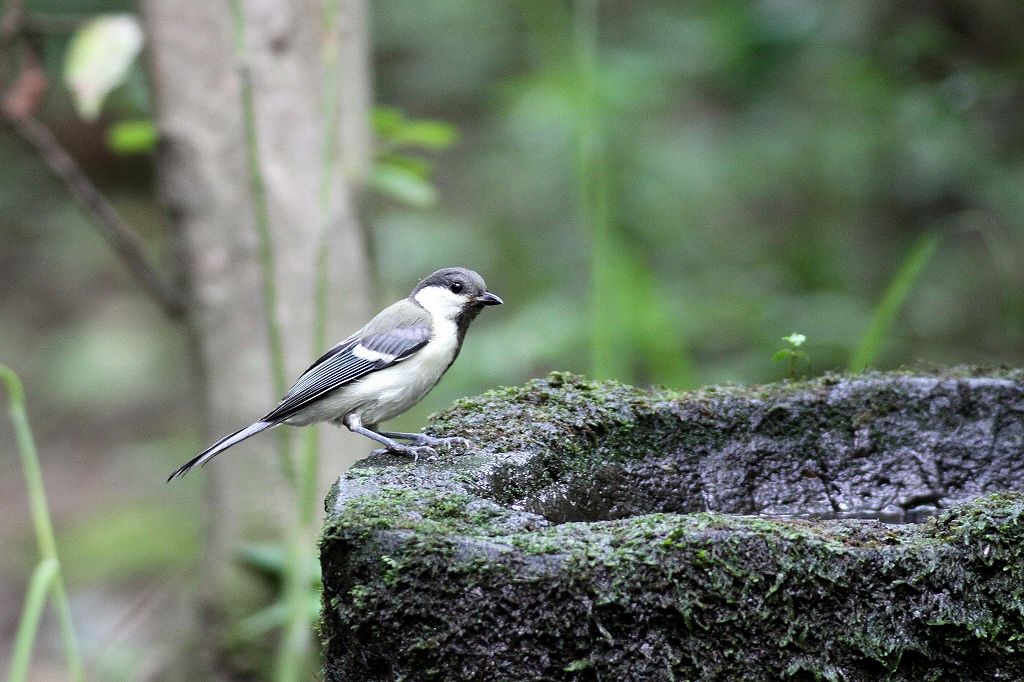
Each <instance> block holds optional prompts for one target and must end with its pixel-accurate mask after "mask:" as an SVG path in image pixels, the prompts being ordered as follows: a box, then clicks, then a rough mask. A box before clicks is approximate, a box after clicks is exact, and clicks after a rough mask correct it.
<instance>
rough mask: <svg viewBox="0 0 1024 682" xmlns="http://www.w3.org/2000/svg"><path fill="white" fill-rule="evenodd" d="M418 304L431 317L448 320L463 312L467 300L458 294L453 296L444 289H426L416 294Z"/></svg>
mask: <svg viewBox="0 0 1024 682" xmlns="http://www.w3.org/2000/svg"><path fill="white" fill-rule="evenodd" d="M415 298H416V302H417V303H419V304H420V305H421V306H423V309H424V310H426V311H427V312H428V313H430V314H431V315H434V316H435V317H442V318H445V319H448V320H452V319H455V317H456V316H457V315H458V314H459V313H460V312H462V308H463V306H465V304H466V299H465V298H463V297H462V296H459V295H458V294H453V293H452V292H450V291H448V290H447V289H445V288H444V287H426V288H425V289H420V290H419V291H418V292H416V296H415Z"/></svg>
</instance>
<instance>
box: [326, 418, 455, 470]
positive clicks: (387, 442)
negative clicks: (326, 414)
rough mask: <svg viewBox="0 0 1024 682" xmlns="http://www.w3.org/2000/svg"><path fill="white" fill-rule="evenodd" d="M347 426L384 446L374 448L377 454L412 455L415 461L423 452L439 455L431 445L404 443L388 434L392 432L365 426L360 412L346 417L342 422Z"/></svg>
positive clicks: (353, 431)
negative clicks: (387, 432) (386, 432)
mask: <svg viewBox="0 0 1024 682" xmlns="http://www.w3.org/2000/svg"><path fill="white" fill-rule="evenodd" d="M342 423H343V424H345V426H346V428H348V430H349V431H351V432H352V433H358V434H359V435H360V436H366V437H367V438H371V439H373V440H375V441H377V442H378V443H380V444H381V445H383V446H384V448H383V449H382V450H374V451H373V452H372V453H371V454H377V453H378V452H390V453H391V454H394V455H412V458H413V461H416V460H418V459H419V457H420V455H421V454H424V455H429V456H431V457H436V456H437V451H436V450H434V448H432V447H430V446H429V445H421V444H419V443H417V444H416V445H403V444H402V443H399V442H397V441H395V440H393V439H392V438H389V437H388V436H389V435H390V434H383V433H378V432H376V431H374V430H373V429H370V428H367V427H365V426H363V423H362V420H361V419H360V418H359V415H358V414H350V415H347V416H346V417H345V419H344V420H343V422H342Z"/></svg>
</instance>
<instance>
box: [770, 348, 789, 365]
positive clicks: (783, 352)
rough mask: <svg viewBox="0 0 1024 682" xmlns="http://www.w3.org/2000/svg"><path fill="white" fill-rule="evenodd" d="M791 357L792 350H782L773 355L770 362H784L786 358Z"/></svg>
mask: <svg viewBox="0 0 1024 682" xmlns="http://www.w3.org/2000/svg"><path fill="white" fill-rule="evenodd" d="M792 355H793V351H792V349H790V348H783V349H782V350H780V351H777V352H776V353H775V355H773V356H772V360H774V361H775V362H778V361H779V360H785V359H786V358H788V357H791V356H792Z"/></svg>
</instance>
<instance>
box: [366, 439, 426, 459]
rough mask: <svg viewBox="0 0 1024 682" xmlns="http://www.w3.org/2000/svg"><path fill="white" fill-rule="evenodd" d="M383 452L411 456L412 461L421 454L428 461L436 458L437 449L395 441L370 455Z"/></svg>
mask: <svg viewBox="0 0 1024 682" xmlns="http://www.w3.org/2000/svg"><path fill="white" fill-rule="evenodd" d="M383 454H389V455H403V456H406V457H412V461H414V462H418V461H419V460H420V455H423V456H424V457H425V458H426V460H427V461H428V462H429V461H430V460H432V459H436V458H437V450H435V449H434V448H432V447H430V446H429V445H402V444H401V443H395V444H394V445H393V446H388V447H386V448H380V449H377V450H374V451H373V452H371V453H370V455H371V456H373V455H383Z"/></svg>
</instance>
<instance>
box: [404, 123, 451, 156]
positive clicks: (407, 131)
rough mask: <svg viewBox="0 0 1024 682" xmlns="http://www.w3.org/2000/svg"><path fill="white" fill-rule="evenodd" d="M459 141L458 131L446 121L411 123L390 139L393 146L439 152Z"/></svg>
mask: <svg viewBox="0 0 1024 682" xmlns="http://www.w3.org/2000/svg"><path fill="white" fill-rule="evenodd" d="M458 140H459V129H458V128H456V127H455V126H454V125H452V124H451V123H447V122H446V121H412V122H410V123H408V124H406V125H405V126H403V127H402V128H400V129H398V130H397V131H395V133H394V134H393V135H392V136H391V137H390V142H391V143H392V144H394V145H398V146H404V147H423V148H425V149H433V150H435V151H440V150H443V149H448V148H449V147H451V146H452V145H453V144H455V143H456V142H458Z"/></svg>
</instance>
